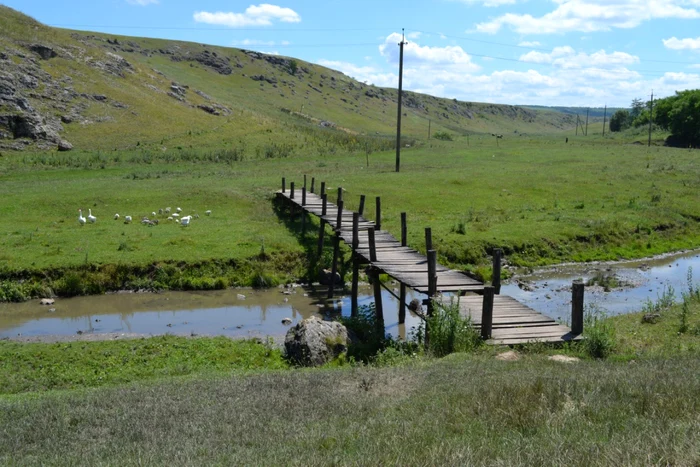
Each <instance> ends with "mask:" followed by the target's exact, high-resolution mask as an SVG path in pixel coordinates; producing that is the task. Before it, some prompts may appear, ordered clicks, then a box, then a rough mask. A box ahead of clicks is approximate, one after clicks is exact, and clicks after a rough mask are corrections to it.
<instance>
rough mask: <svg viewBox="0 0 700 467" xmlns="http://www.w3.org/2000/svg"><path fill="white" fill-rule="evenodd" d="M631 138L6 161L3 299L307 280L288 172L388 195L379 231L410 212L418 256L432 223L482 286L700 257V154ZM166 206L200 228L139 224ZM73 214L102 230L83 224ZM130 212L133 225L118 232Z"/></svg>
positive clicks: (352, 192)
mask: <svg viewBox="0 0 700 467" xmlns="http://www.w3.org/2000/svg"><path fill="white" fill-rule="evenodd" d="M631 142H632V141H629V140H621V139H610V138H605V139H603V138H600V137H587V138H584V137H578V138H577V137H570V138H569V142H568V143H565V141H564V138H563V137H562V136H538V137H525V136H515V135H514V136H512V137H506V138H505V139H503V140H496V139H495V138H492V137H491V136H489V135H479V136H476V135H472V136H471V137H457V136H456V135H455V138H454V140H453V141H437V140H430V141H429V142H425V141H423V142H421V141H418V142H416V144H414V145H413V147H411V148H406V149H404V150H403V151H402V168H401V172H400V173H395V171H394V163H395V158H394V151H381V150H377V151H376V152H371V153H369V154H368V152H367V151H362V150H352V148H351V147H338V146H336V149H337V150H336V151H333V153H332V154H331V153H327V154H323V153H320V154H319V153H317V152H316V151H312V154H305V153H304V151H303V150H301V149H298V148H297V149H294V150H291V151H290V152H289V153H287V154H284V155H282V156H279V155H278V156H276V157H267V156H266V155H265V154H256V153H250V152H246V150H245V148H240V150H239V151H238V152H235V151H234V149H230V150H227V151H223V150H222V151H220V152H218V153H216V152H212V151H207V150H202V151H196V150H191V149H169V150H167V151H153V150H141V151H113V152H73V153H69V154H67V155H65V154H63V153H54V154H50V153H41V154H7V155H5V156H4V157H2V158H1V159H0V174H1V176H2V179H3V183H2V185H0V216H2V218H3V219H6V220H7V222H3V223H2V224H1V225H0V244H1V247H0V251H1V253H0V279H2V280H3V284H4V285H3V286H2V287H3V288H2V290H4V294H5V297H4V298H3V299H5V300H8V299H9V300H11V299H14V298H19V299H21V298H23V297H24V298H27V296H40V295H42V294H49V293H50V292H54V293H57V294H59V295H76V294H82V293H101V292H104V291H106V290H111V289H119V288H146V289H148V288H179V289H193V288H194V289H196V288H222V287H227V286H234V285H261V286H264V285H275V284H277V283H281V282H286V281H290V280H304V279H309V280H312V279H314V278H315V267H316V266H315V265H316V264H317V263H316V262H315V261H316V260H317V258H314V257H313V256H314V255H313V254H312V253H311V251H312V250H313V248H312V245H313V244H314V238H315V236H316V234H317V232H316V231H315V229H310V230H309V232H307V234H306V237H303V236H302V234H301V232H300V229H299V222H298V220H297V222H296V223H292V224H290V223H289V222H287V219H286V217H285V216H279V215H278V213H277V211H276V209H275V205H274V203H273V199H274V196H273V195H274V192H275V191H276V190H278V189H279V188H280V186H281V178H282V177H286V179H287V181H288V183H289V182H290V181H294V180H296V183H297V186H300V185H301V183H302V180H303V175H304V174H307V175H308V177H309V180H310V177H312V176H313V177H315V178H316V181H317V186H319V185H320V182H321V181H326V183H327V189H328V191H329V193H331V198H333V197H334V196H335V195H334V193H335V192H336V188H337V187H338V186H342V187H343V188H344V189H345V190H346V192H345V195H344V199H345V203H346V204H345V205H346V206H347V207H348V208H350V209H357V207H358V204H359V196H360V195H361V194H365V195H367V197H368V203H367V206H368V208H367V215H368V217H370V218H373V216H374V211H373V206H374V203H373V198H374V197H375V196H381V198H382V209H383V212H382V217H383V218H382V226H383V228H384V229H387V230H389V231H391V232H392V233H394V234H395V235H398V234H399V232H400V213H401V212H407V214H408V241H409V245H411V246H413V247H415V248H417V249H418V250H424V242H423V235H424V233H423V230H424V227H428V226H430V227H431V228H432V230H433V238H434V243H435V246H436V248H437V250H438V255H439V261H442V262H445V263H448V264H450V265H452V266H453V267H456V268H458V269H463V270H469V271H472V272H473V273H476V274H477V275H478V276H480V277H482V278H484V279H486V280H488V279H489V278H490V269H489V268H488V267H487V265H488V262H489V261H488V256H489V254H490V253H491V251H492V249H493V248H503V249H504V251H505V253H506V258H507V261H508V262H509V263H510V264H512V265H520V266H536V265H543V264H552V263H557V262H565V261H591V260H615V259H621V258H635V257H645V256H651V255H655V254H659V253H664V252H669V251H675V250H681V249H686V248H694V247H697V246H698V245H700V225H699V224H698V220H699V219H700V206H699V205H698V204H697V197H696V194H697V189H698V186H699V185H700V168H699V167H698V165H697V163H696V158H697V154H696V152H695V151H688V150H679V149H670V148H665V147H660V146H652V147H651V148H647V147H646V146H642V145H639V144H630V143H631ZM231 151H234V152H233V153H232V152H231ZM232 154H233V155H232ZM165 207H171V208H172V209H173V210H174V209H175V207H182V209H183V213H182V214H183V215H184V214H190V215H195V214H196V215H199V216H200V217H199V218H198V219H195V220H193V222H192V224H191V225H190V226H188V227H181V226H180V225H178V224H177V223H174V222H168V221H167V220H166V219H165V216H158V217H159V220H160V221H161V222H160V224H159V225H157V226H153V227H148V226H145V225H142V224H141V223H140V222H139V221H140V219H141V217H142V216H148V217H151V213H152V212H153V211H156V212H157V211H158V210H159V209H162V208H165ZM78 209H82V210H83V212H85V213H86V212H87V210H88V209H92V212H93V214H94V215H96V216H97V218H98V221H97V222H96V223H95V224H87V225H84V226H81V225H80V224H79V223H78ZM207 210H211V212H212V213H211V216H205V215H204V212H205V211H207ZM115 213H119V214H120V215H121V216H122V217H121V219H120V220H114V219H113V215H114V214H115ZM125 215H131V216H132V217H133V218H134V222H133V223H131V224H124V223H123V216H125ZM533 227H534V228H533ZM19 281H24V282H21V285H22V286H21V287H18V286H17V284H18V283H19ZM66 281H68V283H66ZM79 283H82V284H83V285H82V286H81V285H80V284H79ZM11 284H15V285H14V286H12V285H11ZM12 287H14V289H13V288H12ZM49 289H50V290H49ZM13 297H14V298H13Z"/></svg>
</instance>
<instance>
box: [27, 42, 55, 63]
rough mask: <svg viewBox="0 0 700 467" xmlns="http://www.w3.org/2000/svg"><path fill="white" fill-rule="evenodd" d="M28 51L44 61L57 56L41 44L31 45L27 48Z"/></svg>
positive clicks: (53, 51)
mask: <svg viewBox="0 0 700 467" xmlns="http://www.w3.org/2000/svg"><path fill="white" fill-rule="evenodd" d="M29 50H31V51H32V52H34V53H35V54H37V55H39V56H40V57H41V58H42V59H44V60H48V59H50V58H54V57H56V56H58V54H57V53H56V51H55V50H53V49H52V48H51V47H48V46H45V45H42V44H32V45H30V46H29Z"/></svg>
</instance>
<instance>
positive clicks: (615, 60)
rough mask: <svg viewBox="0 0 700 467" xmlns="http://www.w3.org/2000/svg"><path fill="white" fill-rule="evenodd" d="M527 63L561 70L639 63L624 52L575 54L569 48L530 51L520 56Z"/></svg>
mask: <svg viewBox="0 0 700 467" xmlns="http://www.w3.org/2000/svg"><path fill="white" fill-rule="evenodd" d="M520 60H521V61H524V62H529V63H548V64H552V65H555V66H558V67H561V68H581V67H605V66H618V67H619V66H622V65H632V64H634V63H639V57H636V56H634V55H630V54H628V53H626V52H612V53H610V54H609V53H607V52H606V51H604V50H599V51H598V52H595V53H592V54H586V53H583V52H578V53H577V52H576V51H575V50H574V49H573V48H571V47H569V46H564V47H555V48H554V49H552V52H551V53H545V52H537V51H532V52H528V53H526V54H524V55H521V56H520Z"/></svg>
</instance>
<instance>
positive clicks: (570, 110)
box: [526, 105, 629, 119]
mask: <svg viewBox="0 0 700 467" xmlns="http://www.w3.org/2000/svg"><path fill="white" fill-rule="evenodd" d="M526 107H527V108H529V109H534V110H556V111H557V112H561V113H565V114H571V115H578V116H580V117H582V118H584V119H585V117H586V112H588V118H595V119H602V118H603V117H605V115H607V116H608V118H610V116H611V115H612V114H614V113H615V112H616V111H618V110H620V109H621V107H608V108H607V109H605V107H560V106H554V107H545V106H541V105H528V106H526ZM627 110H629V109H627Z"/></svg>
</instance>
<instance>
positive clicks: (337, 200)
mask: <svg viewBox="0 0 700 467" xmlns="http://www.w3.org/2000/svg"><path fill="white" fill-rule="evenodd" d="M341 201H343V187H342V186H339V187H338V196H337V197H336V204H339V203H340V202H341Z"/></svg>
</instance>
